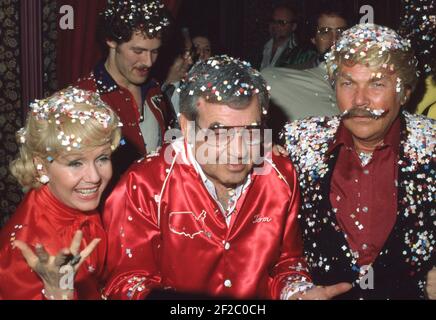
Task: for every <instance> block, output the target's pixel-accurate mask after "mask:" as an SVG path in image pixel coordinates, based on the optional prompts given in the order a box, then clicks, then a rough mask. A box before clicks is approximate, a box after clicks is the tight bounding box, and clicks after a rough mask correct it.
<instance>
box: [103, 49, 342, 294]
mask: <svg viewBox="0 0 436 320" xmlns="http://www.w3.org/2000/svg"><path fill="white" fill-rule="evenodd" d="M268 102H269V95H268V87H267V84H266V82H265V80H264V79H263V78H262V77H261V76H260V74H259V73H258V72H257V71H255V70H254V69H252V68H251V67H250V65H249V64H248V63H247V62H244V61H240V60H237V59H234V58H231V57H228V56H216V57H212V58H210V59H208V60H206V61H203V62H201V63H198V64H196V65H194V67H193V68H192V69H191V70H190V71H189V73H188V75H187V79H186V80H185V82H184V84H183V85H182V87H181V92H180V108H181V109H180V111H181V115H180V125H181V128H182V133H183V136H182V137H180V138H178V139H176V140H174V141H173V143H171V144H170V145H167V146H165V147H164V148H163V149H162V150H161V151H160V153H159V154H156V155H155V156H149V157H148V158H146V159H144V160H141V161H139V162H138V163H137V164H135V165H134V166H132V167H131V169H130V171H129V172H127V174H126V175H125V176H124V177H123V179H122V180H121V181H120V183H119V185H118V186H117V187H116V188H115V190H114V191H113V193H112V195H111V196H110V197H109V199H108V201H107V205H106V208H105V213H104V224H105V227H106V230H107V232H108V246H109V248H108V252H110V253H111V254H110V255H109V256H108V260H107V270H108V274H109V277H108V279H107V283H106V287H105V290H104V295H105V296H106V297H108V298H110V299H144V298H146V297H147V296H148V295H149V294H150V292H151V291H153V289H163V288H171V289H173V290H176V291H177V292H179V293H188V294H196V295H199V294H200V295H208V296H212V297H227V298H237V299H248V298H264V299H296V298H308V299H329V298H332V297H333V296H335V295H338V294H340V293H342V292H345V291H348V290H349V289H350V288H351V285H349V284H346V283H341V284H337V285H333V286H329V287H323V288H321V287H314V286H313V284H312V282H311V280H310V275H309V274H308V273H307V269H306V264H305V260H304V258H303V257H302V256H301V252H302V243H301V239H300V232H299V227H298V224H297V215H298V207H299V205H300V199H299V189H298V184H297V176H296V175H295V170H294V168H293V167H292V164H291V162H290V161H289V160H288V159H286V158H284V157H275V156H270V155H269V154H270V152H269V151H268V147H270V141H269V140H270V139H271V137H270V136H268V134H265V131H266V130H265V128H264V127H263V122H264V119H265V117H266V115H267V110H268ZM309 289H310V290H309ZM306 291H307V293H306ZM303 294H304V296H303Z"/></svg>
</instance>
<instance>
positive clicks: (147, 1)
mask: <svg viewBox="0 0 436 320" xmlns="http://www.w3.org/2000/svg"><path fill="white" fill-rule="evenodd" d="M102 15H103V17H104V19H105V22H106V27H108V28H109V29H111V31H112V32H111V33H112V36H114V37H115V38H116V39H117V40H124V41H128V39H129V38H130V37H131V34H132V32H133V31H140V32H143V33H145V34H146V35H147V36H148V37H149V38H155V37H156V36H157V35H158V34H159V32H162V31H163V30H164V29H165V28H166V27H168V26H169V25H170V20H169V18H168V17H167V15H166V12H165V10H164V5H163V4H162V3H161V2H160V1H159V0H108V4H107V7H106V10H105V11H104V12H103V13H102Z"/></svg>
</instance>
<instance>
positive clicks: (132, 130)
mask: <svg viewBox="0 0 436 320" xmlns="http://www.w3.org/2000/svg"><path fill="white" fill-rule="evenodd" d="M164 10H165V9H164V7H163V5H162V4H161V3H160V1H159V0H153V1H145V0H141V1H133V0H129V1H109V3H108V6H107V8H106V10H105V11H104V12H103V19H102V21H103V25H102V29H103V31H104V32H105V40H106V44H107V46H108V49H109V53H108V55H107V57H106V59H105V60H103V61H101V62H100V63H98V64H97V65H96V67H95V68H94V70H93V71H92V72H91V74H90V75H89V76H87V77H85V78H84V79H79V80H78V82H77V84H76V85H77V86H78V87H80V88H82V89H86V90H92V91H96V92H98V93H99V94H100V95H101V98H102V100H103V101H105V102H106V103H107V104H109V105H110V106H111V107H112V109H113V110H114V111H115V112H116V113H117V114H118V116H119V117H120V119H121V122H122V123H123V125H124V126H123V129H122V133H123V137H124V140H123V141H122V144H123V145H122V146H121V147H120V149H119V150H118V152H117V153H115V154H114V157H113V163H114V169H115V174H116V175H119V174H120V173H122V172H124V171H125V170H126V169H127V167H128V166H129V165H130V164H131V163H132V162H133V161H134V160H136V159H137V158H140V157H141V156H144V155H145V154H146V153H150V152H152V151H155V150H156V149H157V148H158V147H159V146H160V145H162V142H163V136H164V133H165V131H166V129H167V128H168V127H169V126H171V125H172V124H174V121H175V119H176V118H175V114H174V111H173V110H172V107H170V105H169V104H167V103H165V100H164V98H163V95H162V92H161V89H160V85H159V84H158V83H157V81H155V80H154V79H152V78H150V77H149V73H150V69H151V68H152V66H153V64H154V63H155V61H156V59H157V57H158V53H159V49H160V47H161V45H162V41H163V38H164V36H165V32H166V30H167V28H168V26H169V24H170V23H169V20H168V18H167V16H166V13H165V11H164Z"/></svg>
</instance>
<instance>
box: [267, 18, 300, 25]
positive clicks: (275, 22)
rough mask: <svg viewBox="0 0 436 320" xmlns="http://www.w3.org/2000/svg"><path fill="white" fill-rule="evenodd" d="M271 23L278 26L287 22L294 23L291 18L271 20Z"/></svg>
mask: <svg viewBox="0 0 436 320" xmlns="http://www.w3.org/2000/svg"><path fill="white" fill-rule="evenodd" d="M270 23H271V24H278V25H279V26H286V25H287V24H292V23H295V21H293V20H274V19H273V20H271V21H270Z"/></svg>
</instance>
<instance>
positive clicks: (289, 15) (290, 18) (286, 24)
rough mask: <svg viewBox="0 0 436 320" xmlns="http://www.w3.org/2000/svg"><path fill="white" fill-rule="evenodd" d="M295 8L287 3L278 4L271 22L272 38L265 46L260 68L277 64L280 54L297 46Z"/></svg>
mask: <svg viewBox="0 0 436 320" xmlns="http://www.w3.org/2000/svg"><path fill="white" fill-rule="evenodd" d="M296 19H297V15H296V13H295V9H293V8H291V7H290V6H287V5H280V6H277V7H276V8H275V9H274V11H273V14H272V18H271V21H270V23H269V32H270V35H271V39H270V40H269V41H268V42H267V43H266V44H265V46H264V48H263V56H262V63H261V65H260V70H262V69H264V68H266V67H269V66H275V64H276V62H277V61H278V60H279V59H280V56H281V55H282V54H283V52H284V51H285V50H287V49H292V48H293V47H295V45H296V42H295V39H294V32H295V30H296V29H297V21H296Z"/></svg>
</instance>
